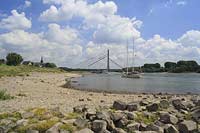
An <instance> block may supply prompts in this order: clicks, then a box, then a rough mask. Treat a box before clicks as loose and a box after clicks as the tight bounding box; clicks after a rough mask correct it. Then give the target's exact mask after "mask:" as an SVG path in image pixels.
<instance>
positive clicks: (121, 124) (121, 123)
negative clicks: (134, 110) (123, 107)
mask: <svg viewBox="0 0 200 133" xmlns="http://www.w3.org/2000/svg"><path fill="white" fill-rule="evenodd" d="M128 123H129V121H128V120H127V119H126V118H125V117H123V118H122V119H121V120H119V121H117V122H115V125H116V127H119V128H124V127H125V126H126V125H127V124H128Z"/></svg>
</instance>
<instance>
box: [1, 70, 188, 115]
mask: <svg viewBox="0 0 200 133" xmlns="http://www.w3.org/2000/svg"><path fill="white" fill-rule="evenodd" d="M76 76H80V75H79V74H74V73H32V74H30V76H25V77H20V76H17V77H3V78H0V89H1V90H2V89H5V90H7V93H9V94H11V95H12V96H14V97H15V98H14V99H12V100H6V101H0V112H7V111H20V110H26V109H29V108H34V107H44V108H54V107H60V109H61V110H62V111H64V112H72V110H73V107H74V106H77V105H83V104H88V105H91V106H93V107H97V106H110V105H112V103H113V101H114V100H123V101H125V102H132V101H140V100H142V99H143V98H148V99H149V100H156V99H155V95H152V94H146V95H144V94H110V93H103V92H88V91H80V90H74V89H71V88H63V87H62V85H64V84H65V79H66V78H69V77H76ZM173 97H176V95H173ZM179 97H180V96H179ZM183 97H185V96H183ZM187 97H188V98H190V97H191V96H190V95H188V96H187Z"/></svg>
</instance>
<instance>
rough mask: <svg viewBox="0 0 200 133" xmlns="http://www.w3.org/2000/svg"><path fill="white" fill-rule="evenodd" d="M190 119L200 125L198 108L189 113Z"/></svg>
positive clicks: (199, 110)
mask: <svg viewBox="0 0 200 133" xmlns="http://www.w3.org/2000/svg"><path fill="white" fill-rule="evenodd" d="M191 115H192V118H193V119H194V120H195V121H196V122H198V123H199V124H200V106H199V108H195V109H194V110H193V111H192V112H191Z"/></svg>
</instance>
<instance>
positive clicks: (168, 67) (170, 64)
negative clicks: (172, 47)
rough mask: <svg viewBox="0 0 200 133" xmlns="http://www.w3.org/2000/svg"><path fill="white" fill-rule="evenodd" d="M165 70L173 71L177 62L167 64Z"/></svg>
mask: <svg viewBox="0 0 200 133" xmlns="http://www.w3.org/2000/svg"><path fill="white" fill-rule="evenodd" d="M164 65H165V68H167V69H173V68H176V63H175V62H165V64H164Z"/></svg>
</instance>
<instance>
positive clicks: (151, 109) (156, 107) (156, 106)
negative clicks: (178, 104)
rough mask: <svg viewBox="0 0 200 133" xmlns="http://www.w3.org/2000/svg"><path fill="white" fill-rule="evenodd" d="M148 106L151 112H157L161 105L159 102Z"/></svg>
mask: <svg viewBox="0 0 200 133" xmlns="http://www.w3.org/2000/svg"><path fill="white" fill-rule="evenodd" d="M146 108H147V110H148V111H149V112H155V111H158V109H159V105H158V104H157V103H153V104H150V105H147V106H146Z"/></svg>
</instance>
